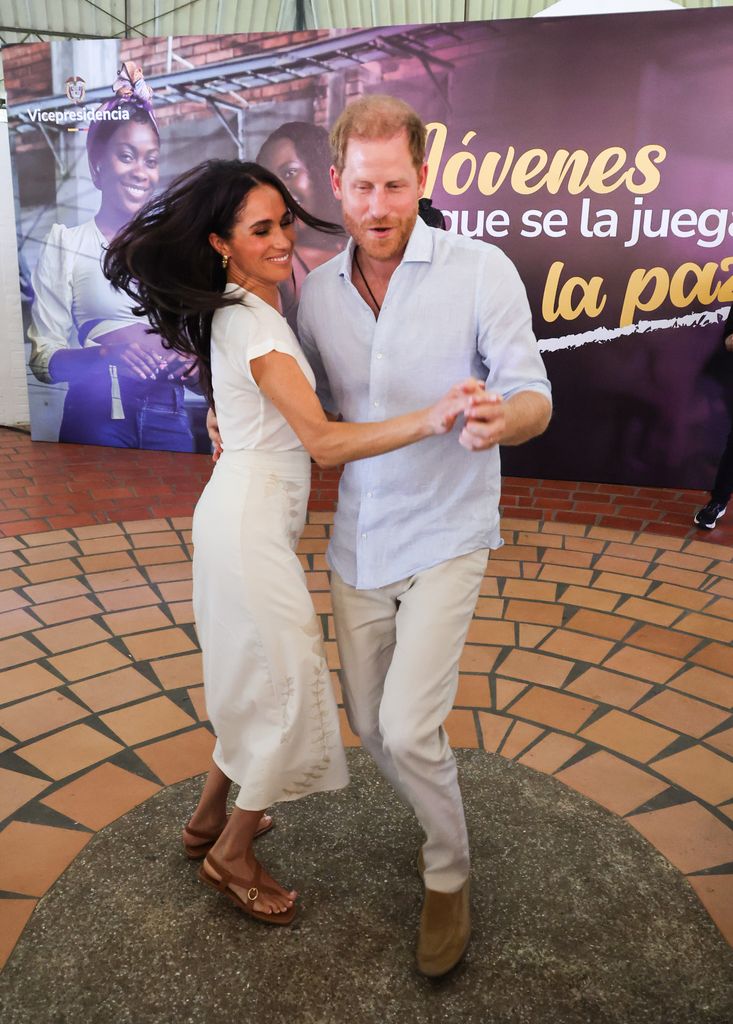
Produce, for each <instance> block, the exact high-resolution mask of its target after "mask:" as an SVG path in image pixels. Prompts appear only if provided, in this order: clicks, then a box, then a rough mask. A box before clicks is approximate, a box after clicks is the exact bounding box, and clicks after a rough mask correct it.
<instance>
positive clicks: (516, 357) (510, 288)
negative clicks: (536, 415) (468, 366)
mask: <svg viewBox="0 0 733 1024" xmlns="http://www.w3.org/2000/svg"><path fill="white" fill-rule="evenodd" d="M477 289H478V294H477V295H476V311H477V320H478V350H479V354H480V356H481V358H482V360H483V362H484V365H485V366H486V369H487V370H488V371H489V375H488V378H487V381H486V389H487V390H488V391H496V392H498V393H499V394H500V395H502V397H503V398H511V396H512V395H515V394H518V393H519V392H520V391H537V392H539V393H540V394H542V395H545V397H546V398H547V399H549V401H550V402H551V401H552V390H551V387H550V382H549V380H548V378H547V371H546V370H545V364H544V363H543V361H542V356H541V355H540V351H539V348H538V347H537V339H536V338H535V335H534V332H533V330H532V314H531V311H530V308H529V302H528V301H527V293H526V291H525V288H524V285H523V284H522V280H521V278H520V277H519V273H518V272H517V269H516V267H515V266H514V264H513V263H512V261H511V260H510V259H509V258H508V257H507V256H506V255H505V254H504V253H503V252H502V251H501V250H500V249H497V248H496V247H495V246H491V248H490V251H489V252H488V253H487V257H486V262H485V264H484V268H483V272H482V273H479V275H478V282H477Z"/></svg>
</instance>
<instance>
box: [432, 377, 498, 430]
mask: <svg viewBox="0 0 733 1024" xmlns="http://www.w3.org/2000/svg"><path fill="white" fill-rule="evenodd" d="M483 390H484V385H483V383H482V382H481V381H480V380H476V379H475V378H474V377H468V378H467V379H466V380H463V381H461V382H460V384H454V385H453V387H452V388H451V389H450V391H448V392H447V393H446V394H445V395H443V397H442V398H440V399H438V401H437V402H435V403H434V404H433V405H431V406H430V407H429V408H428V409H427V417H428V424H429V426H430V429H431V431H432V433H433V434H447V433H449V432H450V431H451V430H452V429H453V426H454V424H455V422H456V420H457V419H458V417H459V416H460V415H461V413H464V414H465V415H466V416H468V409H469V402H470V397H471V395H474V394H477V393H478V392H481V393H483Z"/></svg>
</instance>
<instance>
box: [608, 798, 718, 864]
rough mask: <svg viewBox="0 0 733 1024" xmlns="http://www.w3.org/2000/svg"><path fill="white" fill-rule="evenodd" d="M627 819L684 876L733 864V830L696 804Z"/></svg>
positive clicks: (676, 806) (678, 805)
mask: <svg viewBox="0 0 733 1024" xmlns="http://www.w3.org/2000/svg"><path fill="white" fill-rule="evenodd" d="M628 820H629V822H630V823H631V824H632V825H633V826H634V828H636V829H638V830H639V832H641V834H642V835H643V836H644V837H645V838H646V839H648V840H649V842H650V843H652V844H653V845H654V846H656V848H657V849H658V850H659V851H660V852H661V853H663V854H664V856H665V857H666V858H667V860H669V861H671V862H672V863H673V864H674V865H675V867H678V868H679V869H680V871H683V872H684V873H685V874H691V873H693V872H696V871H705V870H706V869H708V868H714V867H717V866H718V865H720V864H729V863H730V862H731V861H733V831H732V830H731V829H730V828H727V827H726V826H725V825H724V824H723V823H722V822H721V821H719V819H718V818H716V817H714V815H712V814H711V813H710V811H708V810H706V809H705V808H704V807H701V805H700V804H699V803H697V802H696V801H691V802H688V803H684V804H676V805H675V806H674V807H665V808H663V809H662V810H659V811H648V812H647V813H645V814H636V815H632V816H631V817H630V818H629V819H628Z"/></svg>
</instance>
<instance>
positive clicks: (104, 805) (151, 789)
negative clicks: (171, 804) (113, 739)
mask: <svg viewBox="0 0 733 1024" xmlns="http://www.w3.org/2000/svg"><path fill="white" fill-rule="evenodd" d="M159 789H160V786H158V785H156V784H155V783H154V782H150V781H149V780H148V779H141V778H140V776H139V775H133V774H132V772H128V771H124V770H123V769H122V768H118V767H117V766H116V765H113V764H102V765H100V766H99V767H98V768H93V769H92V770H91V771H89V772H87V773H86V774H85V775H82V776H80V777H79V778H78V779H74V781H73V782H69V783H68V784H67V785H65V786H62V787H61V788H60V789H57V790H56V791H55V792H54V793H52V794H51V796H47V797H44V798H43V799H42V800H41V803H43V804H45V805H46V806H47V807H51V808H52V809H53V810H54V811H58V812H59V813H60V814H63V815H65V816H66V817H67V818H70V819H71V820H72V821H77V822H80V823H81V824H82V825H85V826H86V827H87V828H90V829H93V830H94V831H97V830H98V829H100V828H104V826H105V825H109V823H110V822H111V821H115V819H117V818H119V817H120V815H122V814H126V813H127V811H129V810H131V809H132V808H133V807H137V805H138V804H140V803H142V802H143V800H147V799H148V797H150V796H152V795H153V794H154V793H157V792H158V790H159Z"/></svg>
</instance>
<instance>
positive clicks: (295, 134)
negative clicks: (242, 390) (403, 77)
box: [257, 121, 344, 323]
mask: <svg viewBox="0 0 733 1024" xmlns="http://www.w3.org/2000/svg"><path fill="white" fill-rule="evenodd" d="M257 163H258V164H262V165H263V166H264V167H267V168H268V170H270V171H272V172H273V173H274V174H276V175H277V176H278V178H280V180H281V181H282V182H284V184H285V186H286V187H287V189H288V191H289V192H290V194H291V195H292V197H293V199H295V201H296V202H297V203H298V204H299V205H300V206H302V207H303V208H304V209H306V210H308V211H309V212H310V213H312V214H315V216H316V217H319V218H320V219H321V220H327V221H332V222H334V223H337V224H339V223H340V222H341V205H340V204H339V203H338V202H337V201H336V198H335V196H334V194H333V190H332V189H331V182H330V180H329V173H328V171H329V167H330V166H331V145H330V143H329V141H328V132H327V131H326V129H325V128H321V127H320V126H319V125H315V124H309V123H308V122H307V121H287V122H286V123H285V124H281V125H280V127H279V128H276V129H275V131H274V132H272V134H271V135H269V136H268V137H267V139H266V140H265V142H264V143H263V145H262V148H261V149H260V151H259V153H258V154H257ZM343 246H344V236H343V235H342V236H340V237H339V235H338V234H336V235H332V234H325V233H324V232H322V231H318V230H317V229H315V228H311V227H309V226H308V225H307V224H305V223H303V222H301V221H298V223H297V224H296V228H295V250H294V252H293V274H292V277H291V279H290V280H289V281H286V282H284V283H283V286H282V287H281V289H280V290H281V292H282V294H283V306H284V312H285V315H286V316H287V317H288V320H289V321H290V322H291V323H294V321H295V313H296V310H297V300H298V297H299V296H300V288H301V285H302V284H303V281H304V280H305V277H306V275H307V274H308V273H309V272H310V271H311V270H315V268H316V267H320V265H321V264H322V263H325V262H326V260H330V259H331V257H332V256H335V255H336V253H338V252H340V251H341V249H343Z"/></svg>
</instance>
